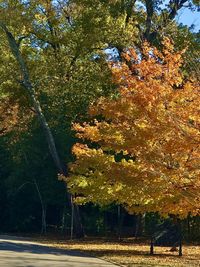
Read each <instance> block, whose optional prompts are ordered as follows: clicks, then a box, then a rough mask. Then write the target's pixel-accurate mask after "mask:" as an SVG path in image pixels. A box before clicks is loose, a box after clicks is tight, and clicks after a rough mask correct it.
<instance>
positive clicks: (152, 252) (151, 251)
mask: <svg viewBox="0 0 200 267" xmlns="http://www.w3.org/2000/svg"><path fill="white" fill-rule="evenodd" d="M153 254H154V244H153V238H151V245H150V255H153Z"/></svg>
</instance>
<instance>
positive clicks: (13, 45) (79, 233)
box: [0, 21, 84, 238]
mask: <svg viewBox="0 0 200 267" xmlns="http://www.w3.org/2000/svg"><path fill="white" fill-rule="evenodd" d="M0 27H1V28H2V30H3V31H4V32H5V34H6V36H7V40H8V43H9V46H10V50H11V52H12V54H13V55H14V57H15V59H16V61H17V63H18V64H19V67H20V71H21V74H22V77H23V79H22V84H23V86H24V87H25V88H26V90H27V91H28V93H29V95H30V98H31V100H32V104H33V107H34V109H35V112H36V114H37V116H38V119H39V120H40V123H41V126H42V128H43V130H44V133H45V136H46V140H47V143H48V146H49V151H50V154H51V156H52V158H53V160H54V163H55V165H56V167H57V169H58V172H59V173H60V174H62V175H63V176H67V170H66V169H65V168H64V167H63V164H62V162H61V159H60V157H59V155H58V151H57V149H56V145H55V141H54V137H53V135H52V132H51V129H50V127H49V125H48V122H47V120H46V118H45V116H44V114H43V112H42V108H41V105H40V102H39V101H38V99H37V98H36V94H35V89H34V86H33V84H32V83H31V80H30V75H29V71H28V68H27V66H26V63H25V61H24V59H23V57H22V55H21V52H20V49H19V45H18V44H17V42H16V40H15V38H14V36H13V35H12V33H11V32H9V30H8V28H7V27H6V25H5V24H4V23H3V22H1V21H0ZM67 201H68V203H69V205H70V206H71V207H72V206H73V205H74V204H73V202H72V197H71V194H70V193H69V192H67ZM73 216H74V220H73V221H74V232H75V235H76V237H78V238H80V237H83V236H84V232H83V227H82V224H81V218H80V213H79V209H78V207H77V206H76V205H74V215H73Z"/></svg>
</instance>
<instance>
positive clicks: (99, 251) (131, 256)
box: [43, 239, 200, 267]
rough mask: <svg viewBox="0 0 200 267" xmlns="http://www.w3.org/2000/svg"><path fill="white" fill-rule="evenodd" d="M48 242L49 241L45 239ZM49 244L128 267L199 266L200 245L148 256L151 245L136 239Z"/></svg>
mask: <svg viewBox="0 0 200 267" xmlns="http://www.w3.org/2000/svg"><path fill="white" fill-rule="evenodd" d="M43 242H47V240H43ZM48 245H49V246H55V247H59V248H62V249H68V250H78V251H81V252H84V253H87V254H89V255H92V256H95V257H98V258H101V259H104V260H107V261H110V262H113V263H117V264H118V265H120V266H128V267H139V266H141V267H148V266H149V267H150V266H151V267H152V266H154V267H155V266H158V267H161V266H169V267H178V266H184V267H190V266H191V267H193V266H195V267H196V266H200V246H197V245H194V244H193V245H192V244H191V245H189V244H187V245H184V246H183V256H182V257H179V256H178V252H170V248H168V247H155V254H156V255H154V256H151V255H149V245H148V244H147V243H146V242H145V243H142V242H138V241H134V240H124V241H121V242H117V241H106V240H95V241H92V240H87V239H86V240H82V241H69V240H68V241H52V240H48Z"/></svg>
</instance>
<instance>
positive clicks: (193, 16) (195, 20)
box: [176, 8, 200, 32]
mask: <svg viewBox="0 0 200 267" xmlns="http://www.w3.org/2000/svg"><path fill="white" fill-rule="evenodd" d="M176 19H177V21H178V22H180V23H183V24H184V25H188V26H191V25H192V24H194V25H195V28H194V30H195V32H197V31H199V30H200V12H197V11H195V12H192V11H190V10H188V9H186V8H185V9H183V10H181V11H179V13H178V15H177V17H176Z"/></svg>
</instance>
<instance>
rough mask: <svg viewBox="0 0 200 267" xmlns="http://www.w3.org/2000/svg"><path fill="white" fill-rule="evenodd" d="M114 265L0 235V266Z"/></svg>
mask: <svg viewBox="0 0 200 267" xmlns="http://www.w3.org/2000/svg"><path fill="white" fill-rule="evenodd" d="M64 266H65V267H115V266H116V265H113V264H111V263H108V262H106V261H103V260H100V259H97V258H94V257H90V256H86V255H84V254H81V253H79V252H76V251H67V250H66V251H63V250H60V249H56V248H51V247H48V246H45V245H43V244H40V243H35V242H30V241H27V240H23V239H20V238H18V237H11V236H0V267H64Z"/></svg>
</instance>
